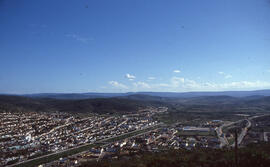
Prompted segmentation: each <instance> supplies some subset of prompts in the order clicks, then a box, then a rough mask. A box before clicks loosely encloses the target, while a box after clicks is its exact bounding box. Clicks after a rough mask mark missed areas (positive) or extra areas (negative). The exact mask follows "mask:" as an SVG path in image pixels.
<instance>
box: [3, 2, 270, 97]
mask: <svg viewBox="0 0 270 167" xmlns="http://www.w3.org/2000/svg"><path fill="white" fill-rule="evenodd" d="M269 18H270V1H269V0H203V1H202V0H170V1H167V0H46V1H44V0H0V30H1V31H0V67H1V68H0V93H19V94H21V93H42V92H43V93H44V92H130V91H177V92H186V91H221V90H222V91H224V90H225V91H226V90H255V89H269V88H270V19H269Z"/></svg>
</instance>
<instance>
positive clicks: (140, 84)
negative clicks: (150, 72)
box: [133, 82, 151, 89]
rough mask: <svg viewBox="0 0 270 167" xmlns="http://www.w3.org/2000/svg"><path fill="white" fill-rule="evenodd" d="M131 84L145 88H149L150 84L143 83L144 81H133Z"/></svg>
mask: <svg viewBox="0 0 270 167" xmlns="http://www.w3.org/2000/svg"><path fill="white" fill-rule="evenodd" d="M133 85H134V86H135V87H136V88H146V89H149V88H151V86H150V85H149V84H148V83H145V82H136V83H133Z"/></svg>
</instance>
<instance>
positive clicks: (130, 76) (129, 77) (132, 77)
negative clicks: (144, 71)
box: [125, 74, 136, 81]
mask: <svg viewBox="0 0 270 167" xmlns="http://www.w3.org/2000/svg"><path fill="white" fill-rule="evenodd" d="M125 77H126V78H127V79H128V80H130V81H133V80H134V79H135V78H136V77H135V76H134V75H131V74H126V76H125Z"/></svg>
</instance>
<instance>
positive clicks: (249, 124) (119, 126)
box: [0, 107, 270, 167]
mask: <svg viewBox="0 0 270 167" xmlns="http://www.w3.org/2000/svg"><path fill="white" fill-rule="evenodd" d="M167 110H168V108H167V107H148V108H145V109H140V110H138V111H137V112H136V113H132V114H124V115H109V114H103V115H101V114H90V115H89V114H88V115H87V116H85V115H80V114H77V115H74V114H70V113H61V112H53V113H38V112H24V113H20V112H16V113H11V112H5V111H4V112H1V113H0V122H1V124H0V134H1V138H0V147H1V152H0V165H1V166H6V165H10V166H13V165H18V164H23V163H25V162H31V160H35V159H39V158H42V157H48V156H50V155H61V154H62V153H67V152H68V151H74V150H75V151H76V150H80V149H81V150H80V151H78V152H74V153H72V154H68V155H67V156H63V157H62V156H60V158H57V159H52V161H50V162H45V163H41V164H39V165H40V166H48V167H49V166H80V164H82V163H85V162H89V161H102V160H103V159H115V158H117V159H119V158H121V157H128V156H129V155H134V154H136V153H137V152H142V151H148V152H149V151H150V152H159V151H161V150H167V149H187V150H192V149H196V148H199V147H201V148H203V147H205V148H213V149H219V148H223V147H233V146H234V144H235V143H234V141H235V136H234V132H235V131H237V132H238V133H239V134H240V135H239V136H238V145H239V146H245V145H247V144H248V143H256V142H259V141H268V136H269V134H270V133H269V132H270V131H269V132H268V131H267V128H268V127H269V123H268V120H269V118H270V117H269V115H265V114H253V115H240V117H242V118H243V119H240V120H237V121H228V120H224V119H222V118H221V119H220V120H207V121H205V120H204V121H198V120H197V121H196V122H200V123H199V125H196V126H194V124H192V123H191V122H192V120H190V121H187V122H190V125H188V124H187V122H185V123H182V122H177V123H174V124H164V123H163V122H161V121H160V120H158V119H156V117H155V116H156V115H164V114H167V112H168V111H167ZM238 117H239V115H238ZM263 129H266V131H265V130H263ZM82 148H83V149H82Z"/></svg>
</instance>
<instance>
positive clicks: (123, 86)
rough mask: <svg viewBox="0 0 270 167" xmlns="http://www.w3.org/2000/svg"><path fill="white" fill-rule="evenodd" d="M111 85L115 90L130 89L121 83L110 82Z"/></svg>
mask: <svg viewBox="0 0 270 167" xmlns="http://www.w3.org/2000/svg"><path fill="white" fill-rule="evenodd" d="M109 84H110V85H112V86H113V87H115V88H120V89H128V87H127V86H126V85H124V84H121V83H119V82H117V81H110V82H109Z"/></svg>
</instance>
